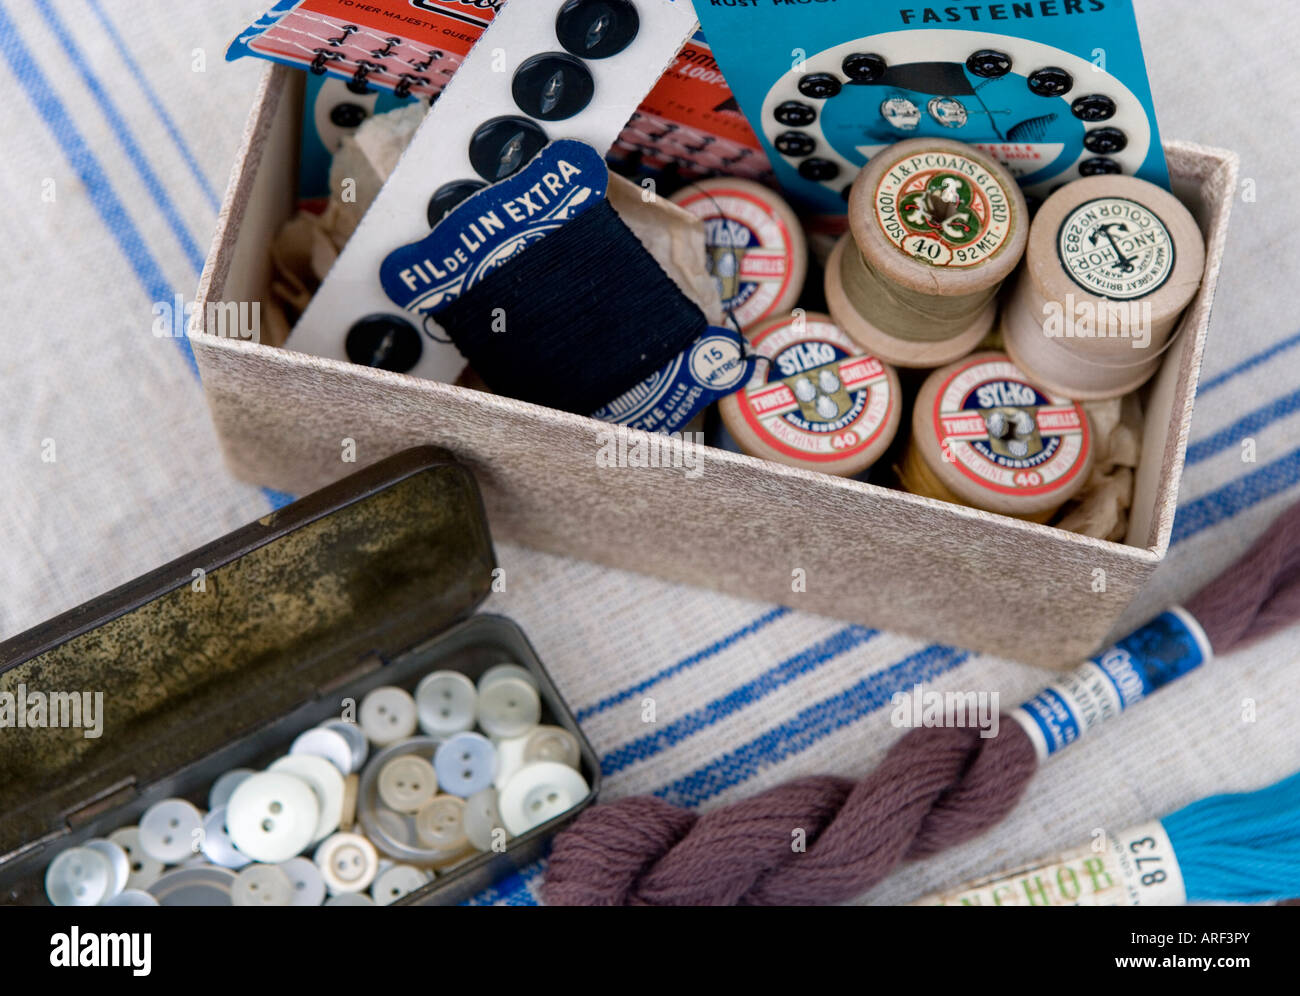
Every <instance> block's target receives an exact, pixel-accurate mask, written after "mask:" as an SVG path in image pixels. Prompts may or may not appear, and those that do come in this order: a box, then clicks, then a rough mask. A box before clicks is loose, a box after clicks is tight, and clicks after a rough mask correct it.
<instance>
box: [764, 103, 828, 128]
mask: <svg viewBox="0 0 1300 996" xmlns="http://www.w3.org/2000/svg"><path fill="white" fill-rule="evenodd" d="M772 115H773V117H775V118H776V119H777V121H779V122H780V123H781V124H783V125H789V126H790V127H791V128H803V127H805V126H807V125H810V124H812V123H813V122H814V121H816V120H817V111H816V110H814V109H813V108H812V107H810V106H808V105H807V104H801V103H800V102H799V101H797V100H787V101H786V102H785V103H783V104H778V105H777V108H776V110H775V111H773V112H772Z"/></svg>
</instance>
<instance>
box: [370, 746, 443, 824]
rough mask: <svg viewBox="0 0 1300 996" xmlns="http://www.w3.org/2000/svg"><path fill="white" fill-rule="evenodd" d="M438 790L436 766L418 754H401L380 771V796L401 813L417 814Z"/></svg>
mask: <svg viewBox="0 0 1300 996" xmlns="http://www.w3.org/2000/svg"><path fill="white" fill-rule="evenodd" d="M437 792H438V776H437V775H436V774H435V773H434V770H433V765H432V764H430V763H429V762H428V761H426V760H425V759H424V758H422V757H419V756H418V755H416V754H401V755H399V756H398V757H395V758H393V759H392V760H391V761H389V762H388V763H387V764H385V765H384V766H383V768H381V769H380V771H379V799H380V801H381V802H383V804H384V805H385V806H387V807H388V808H389V809H395V810H397V811H398V812H399V813H414V812H415V811H416V810H418V809H419V808H420V807H422V806H423V805H424V804H425V803H426V802H428V801H429V800H430V799H432V798H433V797H434V796H435V795H436V794H437Z"/></svg>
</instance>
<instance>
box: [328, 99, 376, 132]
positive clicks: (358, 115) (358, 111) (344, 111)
mask: <svg viewBox="0 0 1300 996" xmlns="http://www.w3.org/2000/svg"><path fill="white" fill-rule="evenodd" d="M369 116H370V112H369V111H367V110H366V109H365V108H364V107H362V106H361V105H360V104H336V105H335V106H334V107H332V108H330V123H331V124H334V125H337V126H338V127H340V128H360V127H361V122H363V121H365V120H366V118H368V117H369Z"/></svg>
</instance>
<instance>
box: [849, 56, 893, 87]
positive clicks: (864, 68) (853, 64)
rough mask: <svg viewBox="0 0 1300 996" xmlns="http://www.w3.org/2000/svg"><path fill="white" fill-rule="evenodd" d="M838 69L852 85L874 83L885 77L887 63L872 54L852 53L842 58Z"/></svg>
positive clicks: (882, 57) (882, 58) (881, 57)
mask: <svg viewBox="0 0 1300 996" xmlns="http://www.w3.org/2000/svg"><path fill="white" fill-rule="evenodd" d="M840 68H841V69H843V70H844V75H845V76H847V77H848V78H849V81H850V82H852V83H874V82H876V80H878V79H880V77H882V76H884V75H885V70H887V69H888V68H889V63H887V62H886V61H885V58H884V56H881V55H876V53H874V52H854V53H853V54H852V55H846V56H845V57H844V62H843V64H842V65H841V66H840Z"/></svg>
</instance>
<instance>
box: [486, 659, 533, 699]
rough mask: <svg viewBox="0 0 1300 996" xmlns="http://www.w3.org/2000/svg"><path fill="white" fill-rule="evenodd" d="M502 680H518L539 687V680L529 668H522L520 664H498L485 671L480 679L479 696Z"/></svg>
mask: <svg viewBox="0 0 1300 996" xmlns="http://www.w3.org/2000/svg"><path fill="white" fill-rule="evenodd" d="M502 678H518V679H520V680H521V681H526V682H527V683H528V684H530V685H532V686H533V688H536V687H537V679H536V678H535V677H533V673H532V672H531V671H529V670H528V668H526V667H521V666H520V665H518V664H496V665H494V666H492V667H490V668H488V669H487V670H486V671H484V672H483V674H482V675H481V676H480V677H479V679H478V691H479V694H480V695H482V694H483V689H485V688H487V687H488V686H489V685H492V684H494V683H495V682H497V681H499V680H500V679H502Z"/></svg>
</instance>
